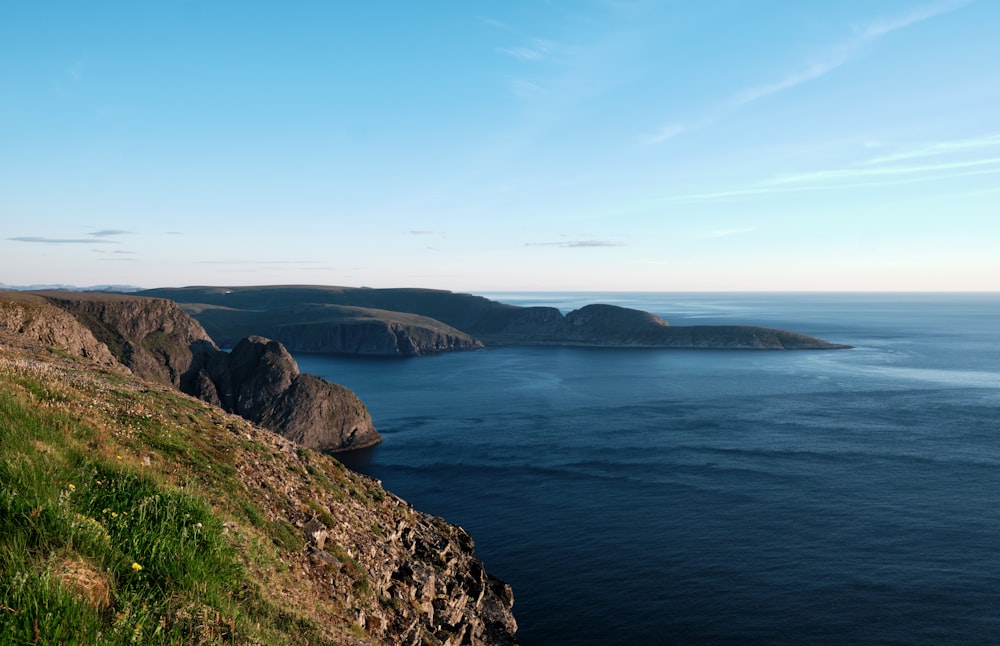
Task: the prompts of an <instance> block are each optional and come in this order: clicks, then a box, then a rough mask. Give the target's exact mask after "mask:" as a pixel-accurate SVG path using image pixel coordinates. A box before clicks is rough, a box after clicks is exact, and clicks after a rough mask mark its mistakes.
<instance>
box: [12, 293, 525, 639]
mask: <svg viewBox="0 0 1000 646" xmlns="http://www.w3.org/2000/svg"><path fill="white" fill-rule="evenodd" d="M12 303H13V304H12ZM88 335H89V336H88ZM92 337H93V335H92V334H90V332H89V330H88V329H87V328H84V327H83V326H82V325H81V324H79V323H78V322H77V321H76V319H74V318H73V317H71V316H69V315H68V314H66V312H64V311H63V310H60V309H58V308H56V307H54V306H53V305H51V304H49V303H47V302H44V299H40V298H39V297H36V296H28V297H25V298H24V299H19V300H17V301H11V300H8V299H5V298H4V297H3V296H2V295H0V554H2V555H3V557H2V558H0V599H2V600H3V607H2V609H0V610H2V611H0V635H3V637H0V641H3V642H4V643H7V642H8V641H9V642H10V643H19V644H20V643H24V644H33V643H39V644H49V643H51V644H56V643H92V644H93V643H100V644H111V645H118V644H122V645H124V644H130V643H185V644H209V643H212V644H216V643H218V644H222V643H225V644H241V645H247V646H249V645H251V644H254V645H256V644H295V645H301V646H334V645H337V646H365V645H372V646H375V645H386V644H393V645H395V644H400V645H408V646H418V645H430V644H444V645H447V646H459V645H465V644H471V645H484V646H486V645H497V646H504V645H508V644H516V643H518V641H517V637H516V634H515V633H516V630H517V623H516V621H515V619H514V617H513V614H512V610H511V609H512V604H513V596H512V592H511V589H510V587H509V586H508V585H507V584H505V583H504V582H503V581H501V580H499V579H497V578H496V577H494V576H492V575H490V574H489V573H488V572H487V571H486V570H485V568H484V566H483V563H482V562H481V561H479V560H478V559H477V558H476V557H475V554H474V546H473V542H472V539H471V538H470V536H469V534H468V533H466V532H465V531H464V530H462V529H461V528H460V527H456V526H454V525H449V524H448V523H446V522H445V521H444V520H442V519H440V518H437V517H434V516H430V515H427V514H424V513H421V512H419V511H417V510H414V509H413V508H412V507H411V506H410V505H408V504H407V503H405V502H404V501H402V500H400V499H399V498H397V497H395V496H393V495H392V494H391V493H389V492H387V491H385V490H384V489H383V488H382V486H381V485H380V483H378V482H377V481H374V480H371V479H369V478H366V477H364V476H361V475H358V474H355V473H352V472H351V471H349V470H347V469H345V468H344V467H343V465H341V464H340V463H339V462H337V461H336V460H334V459H333V458H332V457H330V456H328V455H326V454H322V453H317V452H314V451H310V450H308V449H303V448H302V447H301V446H299V445H297V444H296V443H294V442H292V441H291V440H288V439H286V438H284V437H282V436H280V435H277V434H275V433H273V432H271V431H268V430H265V429H263V428H261V427H259V426H257V425H255V424H252V423H250V422H249V421H247V420H246V419H244V418H241V417H237V416H235V415H230V414H227V413H225V412H223V411H222V410H221V409H219V408H218V407H215V406H210V405H208V404H206V403H204V402H202V401H199V400H197V399H195V398H192V397H190V396H187V395H184V394H182V393H180V392H178V391H177V390H176V388H174V387H172V386H170V385H167V383H166V382H165V381H164V382H156V381H150V380H140V379H139V378H138V377H136V376H134V375H133V374H131V373H130V372H129V371H127V370H124V369H123V368H122V369H121V370H120V371H116V370H117V369H118V368H121V366H120V365H119V364H117V363H115V364H108V365H105V364H103V363H101V362H102V361H107V360H108V356H110V355H102V354H101V351H100V349H99V346H98V345H95V343H96V341H93V340H91V339H92ZM133 341H134V339H133ZM131 342H132V341H130V343H131ZM53 343H59V344H61V347H59V348H56V347H53ZM247 345H248V347H246V348H243V349H241V350H240V352H239V354H237V355H236V356H235V358H234V359H232V361H233V362H234V364H235V365H233V366H232V367H231V373H232V374H233V375H236V377H237V378H236V379H234V382H233V383H237V382H241V380H242V382H246V381H247V380H249V381H250V382H254V381H255V380H262V381H264V382H265V383H257V384H256V385H255V386H254V388H257V387H259V388H260V389H261V390H259V391H255V392H253V393H250V394H249V396H250V399H251V400H252V403H251V405H255V406H264V407H266V406H267V404H266V402H264V401H263V400H262V399H260V398H259V397H257V396H256V393H258V392H263V391H265V390H269V389H270V390H272V391H273V392H274V393H278V394H280V393H281V392H283V390H284V388H283V385H284V384H285V382H286V381H288V383H289V384H294V383H295V378H294V377H291V378H289V377H288V375H289V374H291V373H292V372H294V371H293V370H291V366H290V365H287V361H288V358H287V356H286V355H285V354H284V353H282V351H281V349H280V346H277V345H276V344H272V343H269V342H266V341H263V340H254V339H251V340H249V341H248V342H247ZM74 348H75V349H76V350H79V351H80V352H81V354H79V355H75V354H73V353H71V352H70V351H69V350H70V349H74ZM83 352H86V353H87V354H88V356H84V355H83ZM261 363H263V364H268V366H269V368H268V370H265V371H264V372H263V373H261V372H260V371H258V370H257V369H255V368H254V366H255V365H259V364H261ZM109 365H110V367H111V368H113V369H115V370H109ZM242 382H241V383H242ZM237 390H239V389H237Z"/></svg>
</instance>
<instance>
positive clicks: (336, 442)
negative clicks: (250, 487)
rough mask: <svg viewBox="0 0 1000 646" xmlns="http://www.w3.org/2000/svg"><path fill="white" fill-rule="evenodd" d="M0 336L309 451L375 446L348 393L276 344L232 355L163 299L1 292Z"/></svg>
mask: <svg viewBox="0 0 1000 646" xmlns="http://www.w3.org/2000/svg"><path fill="white" fill-rule="evenodd" d="M0 329H7V330H10V333H11V334H14V333H16V334H17V335H18V336H19V337H21V338H23V339H29V340H35V341H36V342H39V343H45V344H49V345H53V346H55V347H58V348H60V349H61V350H63V351H65V352H67V353H70V354H74V355H79V356H83V357H92V358H94V359H95V360H97V361H99V362H102V363H105V364H108V365H119V364H120V365H124V366H125V367H127V368H129V369H130V370H131V371H132V372H133V373H135V374H136V375H138V376H139V377H142V378H143V379H147V380H150V381H156V382H159V383H163V384H166V385H170V386H173V387H174V388H178V389H180V390H181V391H182V392H185V393H188V394H190V395H194V396H196V397H198V398H200V399H203V400H205V401H207V402H209V403H211V404H214V405H217V406H220V407H222V408H223V409H224V410H226V411H227V412H233V413H236V414H238V415H241V416H243V417H245V418H247V419H249V420H251V421H254V422H257V423H259V424H260V425H262V426H264V427H265V428H269V429H271V430H273V431H276V432H278V433H280V434H282V435H285V436H286V437H289V438H292V439H294V440H295V441H298V442H300V443H301V444H302V445H303V446H307V447H309V448H313V449H319V450H327V451H343V450H348V449H356V448H363V447H366V446H371V445H372V444H376V443H377V442H379V441H380V440H381V437H380V436H379V434H378V432H377V431H376V430H375V428H374V426H373V425H372V421H371V416H370V415H369V413H368V409H367V408H366V407H365V405H364V404H363V403H362V402H361V400H360V399H358V397H357V396H356V395H355V394H354V393H353V392H351V391H350V390H348V389H346V388H344V387H343V386H338V385H336V384H332V383H330V382H327V381H325V380H323V379H320V378H319V377H314V376H312V375H304V374H301V373H300V372H299V367H298V364H296V362H295V360H294V359H293V358H292V356H291V355H290V354H289V353H288V351H287V350H286V349H285V348H284V347H283V346H282V345H281V344H280V343H278V342H276V341H270V340H268V339H264V338H261V337H252V338H249V339H246V340H244V341H243V342H241V343H240V344H238V345H237V347H236V348H235V349H234V351H233V352H232V353H231V354H229V353H226V352H223V351H221V350H219V348H218V347H217V346H216V345H215V343H214V342H213V341H212V339H211V338H210V337H209V336H208V334H207V333H206V332H205V330H204V329H203V328H202V327H201V325H200V324H199V323H198V322H197V321H195V320H194V319H193V318H191V317H190V316H189V315H188V314H187V313H186V312H184V311H183V310H181V309H180V308H179V307H178V306H177V304H176V303H174V302H172V301H169V300H165V299H160V298H145V297H138V296H126V295H120V294H114V295H112V294H84V293H76V292H44V293H38V294H26V293H21V292H14V293H11V294H10V295H8V294H6V293H5V294H4V295H3V297H2V298H0ZM102 348H103V349H102Z"/></svg>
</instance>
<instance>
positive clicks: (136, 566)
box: [132, 561, 142, 572]
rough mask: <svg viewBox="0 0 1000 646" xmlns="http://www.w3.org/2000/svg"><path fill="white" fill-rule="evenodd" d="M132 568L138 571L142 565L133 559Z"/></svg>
mask: <svg viewBox="0 0 1000 646" xmlns="http://www.w3.org/2000/svg"><path fill="white" fill-rule="evenodd" d="M132 569H133V570H135V571H136V572H138V571H139V570H141V569H142V566H141V565H139V564H138V563H136V562H134V561H133V562H132Z"/></svg>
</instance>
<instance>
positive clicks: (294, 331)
mask: <svg viewBox="0 0 1000 646" xmlns="http://www.w3.org/2000/svg"><path fill="white" fill-rule="evenodd" d="M273 334H274V336H275V337H276V338H278V339H279V340H280V341H281V342H282V343H283V344H285V346H286V347H288V348H289V349H291V350H292V351H293V352H316V353H331V354H357V355H365V356H383V357H384V356H400V357H416V356H421V355H425V354H437V353H439V352H450V351H455V350H476V349H479V348H481V347H483V344H482V343H481V342H479V341H478V340H476V339H473V338H472V337H470V336H468V335H467V334H463V333H461V332H458V331H457V330H455V331H454V333H450V332H446V331H442V330H438V329H433V328H430V327H421V326H416V325H409V324H406V323H400V322H398V321H391V320H378V319H367V320H347V321H342V322H317V323H290V324H287V325H280V326H277V327H276V328H275V329H274V330H273Z"/></svg>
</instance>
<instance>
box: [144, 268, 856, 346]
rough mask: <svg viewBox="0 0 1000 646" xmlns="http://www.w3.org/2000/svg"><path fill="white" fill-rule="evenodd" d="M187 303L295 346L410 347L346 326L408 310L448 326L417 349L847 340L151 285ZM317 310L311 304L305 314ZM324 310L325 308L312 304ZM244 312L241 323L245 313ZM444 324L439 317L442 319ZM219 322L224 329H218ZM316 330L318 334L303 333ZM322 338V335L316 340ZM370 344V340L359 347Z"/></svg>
mask: <svg viewBox="0 0 1000 646" xmlns="http://www.w3.org/2000/svg"><path fill="white" fill-rule="evenodd" d="M144 293H145V294H148V295H151V296H164V297H168V298H171V299H173V300H175V301H177V302H179V303H185V304H186V305H185V307H186V308H187V309H188V311H190V312H191V313H192V314H193V315H194V316H195V317H196V318H198V319H199V320H200V321H202V322H203V323H204V325H205V326H206V328H207V329H209V330H210V331H212V333H213V335H216V334H224V331H225V330H227V329H228V330H238V329H240V326H241V325H244V326H246V325H249V323H250V322H251V321H253V322H254V324H255V325H259V324H260V323H261V322H266V324H267V326H268V327H258V328H257V329H258V331H262V330H265V329H266V330H268V332H267V334H269V335H270V336H272V337H273V338H276V339H278V340H279V341H282V342H283V343H287V344H289V347H291V348H292V349H293V350H295V351H322V352H348V353H352V354H387V355H404V356H405V355H407V354H408V352H407V351H406V350H402V351H401V350H400V348H401V347H403V348H405V347H407V346H406V344H405V343H404V344H402V346H401V345H400V343H398V342H397V341H392V342H384V341H382V340H380V339H381V338H382V337H384V334H383V333H382V332H375V331H374V330H375V329H376V328H375V327H369V328H368V329H364V330H359V329H353V330H352V329H349V326H351V325H357V324H359V323H360V322H361V321H364V323H365V325H369V326H373V325H374V324H375V322H376V321H380V322H381V328H380V329H382V330H384V329H387V328H390V327H391V326H392V325H393V324H395V323H396V322H398V321H399V320H401V317H414V316H419V317H421V318H420V320H421V323H420V325H421V328H422V329H424V330H427V329H448V330H450V332H449V334H450V335H452V336H451V337H448V338H449V340H443V339H442V338H441V337H438V338H437V340H436V341H435V342H433V343H430V344H426V343H418V344H415V345H414V347H416V348H419V350H418V351H415V352H413V354H422V353H424V352H427V351H443V350H449V349H472V348H473V347H478V346H475V345H471V346H470V345H469V343H468V342H464V341H463V343H461V344H457V345H456V343H454V342H453V341H452V340H451V339H454V338H457V337H455V336H454V335H456V334H464V335H466V336H468V337H469V338H472V337H474V339H473V340H474V341H475V340H476V339H478V341H481V342H482V343H483V344H485V345H513V344H516V345H582V346H595V347H642V348H719V349H754V350H793V349H794V350H833V349H841V348H846V347H848V346H844V345H840V344H836V343H830V342H827V341H824V340H822V339H816V338H813V337H809V336H806V335H803V334H798V333H795V332H787V331H784V330H775V329H771V328H761V327H754V326H694V327H679V326H670V325H668V324H667V323H666V322H665V321H663V320H662V319H660V318H659V317H657V316H655V315H653V314H650V313H648V312H642V311H640V310H634V309H628V308H623V307H616V306H613V305H588V306H586V307H583V308H581V309H579V310H577V311H575V312H570V313H569V314H567V315H565V316H563V314H562V313H561V312H560V311H559V310H558V309H556V308H554V307H518V306H515V305H508V304H505V303H499V302H496V301H491V300H489V299H487V298H483V297H481V296H473V295H471V294H454V293H452V292H448V291H442V290H431V289H367V288H352V287H323V286H301V285H293V286H266V287H185V288H179V289H157V290H149V291H147V292H144ZM306 311H312V312H313V313H312V314H304V312H306ZM319 311H325V312H326V313H327V315H326V316H325V317H324V316H319V315H317V314H315V312H319ZM241 321H242V323H241ZM435 326H439V327H435ZM217 330H218V332H217ZM306 339H312V340H313V341H306ZM316 339H324V341H323V342H316V341H315V340H316ZM361 348H363V350H362V349H361Z"/></svg>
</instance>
